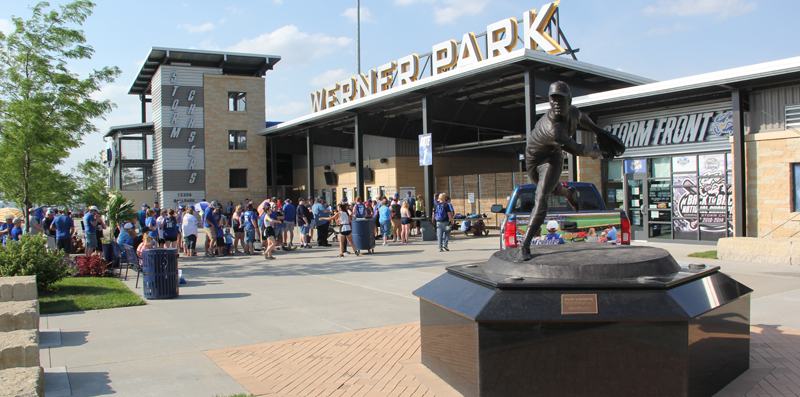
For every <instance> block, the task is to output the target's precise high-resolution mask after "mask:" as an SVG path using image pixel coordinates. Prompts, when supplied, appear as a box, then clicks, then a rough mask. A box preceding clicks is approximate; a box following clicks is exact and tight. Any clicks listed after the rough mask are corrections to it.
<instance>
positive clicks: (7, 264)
mask: <svg viewBox="0 0 800 397" xmlns="http://www.w3.org/2000/svg"><path fill="white" fill-rule="evenodd" d="M46 243H47V237H45V236H44V235H43V234H37V235H35V236H33V235H30V234H26V235H23V236H21V237H20V239H19V241H18V242H17V241H10V242H9V243H8V244H5V245H3V246H0V277H13V276H36V285H37V287H39V289H45V288H47V287H48V286H50V285H51V284H53V283H55V282H57V281H59V280H61V279H63V278H65V277H68V276H69V275H70V266H69V257H68V256H67V254H65V253H64V252H63V251H59V252H47V249H46V248H45V244H46Z"/></svg>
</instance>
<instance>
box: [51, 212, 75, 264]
mask: <svg viewBox="0 0 800 397" xmlns="http://www.w3.org/2000/svg"><path fill="white" fill-rule="evenodd" d="M50 230H52V231H54V232H56V249H57V250H63V251H64V252H66V253H67V255H69V254H71V253H72V233H75V221H73V220H72V217H70V216H69V209H67V208H62V209H61V215H59V216H57V217H56V218H55V219H53V223H52V224H51V225H50Z"/></svg>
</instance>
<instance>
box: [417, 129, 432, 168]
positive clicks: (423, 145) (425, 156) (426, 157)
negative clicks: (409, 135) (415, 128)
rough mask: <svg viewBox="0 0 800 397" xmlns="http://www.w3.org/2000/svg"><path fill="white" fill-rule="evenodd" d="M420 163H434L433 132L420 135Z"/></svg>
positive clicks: (421, 164)
mask: <svg viewBox="0 0 800 397" xmlns="http://www.w3.org/2000/svg"><path fill="white" fill-rule="evenodd" d="M419 165H420V166H425V165H433V142H431V134H422V135H420V136H419Z"/></svg>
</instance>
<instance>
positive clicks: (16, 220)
mask: <svg viewBox="0 0 800 397" xmlns="http://www.w3.org/2000/svg"><path fill="white" fill-rule="evenodd" d="M14 223H22V219H20V218H14Z"/></svg>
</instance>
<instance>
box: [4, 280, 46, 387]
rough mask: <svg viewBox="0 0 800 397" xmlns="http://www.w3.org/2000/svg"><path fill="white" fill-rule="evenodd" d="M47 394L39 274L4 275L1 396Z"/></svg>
mask: <svg viewBox="0 0 800 397" xmlns="http://www.w3.org/2000/svg"><path fill="white" fill-rule="evenodd" d="M43 395H44V372H43V370H42V367H40V366H39V300H38V291H37V290H36V277H35V276H22V277H0V397H6V396H9V397H10V396H14V397H20V396H39V397H41V396H43Z"/></svg>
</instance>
